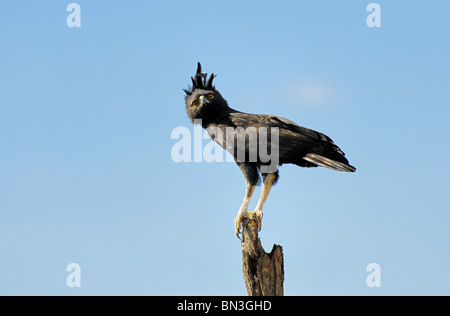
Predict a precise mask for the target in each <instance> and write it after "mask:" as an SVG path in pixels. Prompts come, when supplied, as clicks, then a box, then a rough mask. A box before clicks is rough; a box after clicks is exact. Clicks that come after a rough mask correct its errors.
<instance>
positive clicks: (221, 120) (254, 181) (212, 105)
mask: <svg viewBox="0 0 450 316" xmlns="http://www.w3.org/2000/svg"><path fill="white" fill-rule="evenodd" d="M214 77H215V75H214V74H211V76H209V78H208V76H207V74H204V73H202V67H201V65H200V63H198V67H197V73H196V74H195V76H194V77H191V79H192V87H190V88H189V89H187V90H186V89H185V90H184V91H185V93H186V97H185V102H186V111H187V114H188V116H189V118H190V119H191V120H192V122H193V123H198V124H201V125H202V127H203V128H206V129H207V131H208V133H209V135H210V136H211V138H212V139H213V140H214V141H216V142H217V143H218V144H219V145H220V146H222V147H223V148H224V149H225V150H227V151H228V152H229V153H230V154H231V155H233V157H234V158H235V161H236V163H237V165H238V166H239V168H240V169H241V171H242V173H243V174H244V177H245V180H246V190H245V196H244V200H243V201H242V204H241V207H240V208H239V211H238V214H237V217H236V219H235V230H236V235H238V237H239V234H240V228H241V225H242V219H243V218H244V217H246V216H247V217H250V216H251V217H252V218H256V221H257V224H258V228H261V219H262V209H263V206H264V203H265V202H266V200H267V197H268V195H269V191H270V189H271V187H272V185H274V184H275V183H276V182H277V180H278V166H281V165H282V164H288V163H290V164H295V165H297V166H300V167H317V166H321V167H325V168H329V169H332V170H337V171H344V172H354V171H356V168H355V167H353V166H351V165H350V164H349V162H348V160H347V158H345V154H344V152H343V151H342V150H341V149H340V148H339V147H338V146H337V145H336V144H335V143H334V142H333V141H332V140H331V138H329V137H328V136H326V135H325V134H322V133H319V132H316V131H314V130H311V129H308V128H305V127H302V126H299V125H297V124H296V123H294V122H292V121H291V120H288V119H286V118H284V117H280V116H275V115H267V114H262V115H261V114H248V113H243V112H240V111H237V110H234V109H232V108H231V107H229V106H228V103H227V101H226V100H225V99H224V98H223V97H222V95H221V94H220V93H219V91H218V90H217V89H216V88H215V87H214V86H213V84H212V82H213V79H214ZM263 147H265V148H263ZM269 153H270V154H269ZM268 157H269V158H270V159H268ZM274 162H275V166H274ZM261 177H262V180H263V181H262V190H261V195H260V197H259V200H258V203H257V205H256V209H255V210H254V211H252V212H247V208H248V204H249V202H250V199H251V197H252V195H253V192H254V190H255V187H256V185H258V184H259V182H260V178H261Z"/></svg>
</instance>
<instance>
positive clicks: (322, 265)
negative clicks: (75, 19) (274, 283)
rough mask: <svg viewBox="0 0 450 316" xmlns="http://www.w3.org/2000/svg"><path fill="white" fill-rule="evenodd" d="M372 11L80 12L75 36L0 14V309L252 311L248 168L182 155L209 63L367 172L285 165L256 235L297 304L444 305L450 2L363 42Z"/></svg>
mask: <svg viewBox="0 0 450 316" xmlns="http://www.w3.org/2000/svg"><path fill="white" fill-rule="evenodd" d="M370 2H371V1H362V0H352V1H347V0H346V1H343V0H342V1H331V0H330V1H281V2H280V1H278V2H274V1H270V2H269V1H221V2H219V1H86V0H79V1H78V2H77V3H78V4H79V5H80V7H81V27H80V28H69V27H68V26H67V24H66V18H67V16H68V15H69V12H66V6H67V5H68V4H69V3H70V1H61V0H57V1H56V0H55V1H2V2H1V3H0V42H1V49H0V63H1V64H0V65H1V66H0V256H1V257H0V294H1V295H9V294H41V295H53V294H59V295H80V294H82V295H94V294H100V295H109V294H117V295H130V294H137V295H246V290H245V285H244V281H243V277H242V272H241V268H242V262H241V247H240V242H239V240H238V239H237V238H236V236H235V234H234V218H235V216H236V213H237V210H238V208H239V206H240V203H241V201H242V198H243V195H244V189H245V182H244V178H243V176H242V174H241V172H240V170H239V168H237V167H236V166H235V165H234V164H233V163H225V162H223V163H217V162H216V163H207V162H202V163H193V162H192V163H187V162H182V163H175V162H174V161H173V160H172V158H171V148H172V146H173V145H174V144H175V143H176V140H173V139H171V133H172V130H173V129H174V128H176V127H180V126H185V127H187V128H189V129H190V130H191V131H193V128H192V126H191V124H190V121H189V119H188V118H187V115H186V113H185V108H184V93H183V91H182V89H183V88H187V86H188V84H189V83H190V76H192V75H193V74H194V73H195V70H196V63H197V61H201V62H202V64H203V69H204V71H205V72H208V73H211V72H214V73H216V74H218V77H217V78H216V79H215V84H216V87H217V88H218V89H219V90H220V91H221V93H222V95H223V96H224V97H225V98H226V99H227V100H228V102H229V104H230V105H231V106H232V107H233V108H236V109H239V110H241V111H244V112H250V113H270V114H276V115H280V116H284V117H287V118H289V119H291V120H293V121H295V122H297V123H298V124H300V125H302V126H306V127H309V128H312V129H315V130H318V131H321V132H323V133H325V134H327V135H328V136H330V137H331V138H332V139H333V140H334V141H335V142H336V143H337V144H338V145H339V146H340V147H341V148H342V149H343V151H344V152H345V153H346V155H347V157H348V158H349V160H350V162H351V164H352V165H354V166H356V167H357V168H358V170H357V172H356V173H354V174H347V173H345V174H344V173H338V172H334V171H330V170H327V169H324V168H314V169H303V168H299V167H296V166H291V165H286V166H283V167H282V168H281V170H280V175H281V177H280V181H279V183H278V184H277V186H276V187H274V189H273V190H272V192H271V195H270V196H269V199H268V202H267V203H266V205H265V208H264V219H263V228H262V232H261V235H260V236H261V239H262V243H263V246H264V247H265V248H266V250H267V251H270V249H271V247H272V245H273V243H277V244H281V245H282V246H283V247H284V254H285V279H286V280H285V294H286V295H313V294H323V295H334V294H338V295H350V294H356V295H400V294H404V295H410V294H446V295H450V246H449V241H450V203H449V200H450V198H449V186H450V182H449V176H450V168H449V163H450V148H449V137H450V128H449V119H450V109H449V106H450V103H449V99H450V75H449V74H450V58H449V56H450V20H449V18H448V16H449V12H450V3H449V2H448V1H438V0H433V1H413V2H411V1H378V3H379V4H380V6H381V27H380V28H369V27H368V26H367V24H366V18H367V16H368V15H369V12H367V11H366V7H367V5H368V4H369V3H370ZM208 142H209V140H208V139H205V140H204V144H207V143H208ZM258 195H259V189H257V191H256V193H255V196H254V199H253V200H252V203H251V204H250V208H253V207H254V206H255V205H256V198H257V196H258ZM69 263H77V264H79V266H80V267H81V288H69V287H68V286H67V284H66V277H67V276H68V275H69V272H67V271H66V267H67V265H68V264H69ZM370 263H377V264H379V266H380V268H381V287H379V288H370V287H368V286H367V284H366V278H367V276H368V275H369V272H367V271H366V267H367V266H368V265H369V264H370Z"/></svg>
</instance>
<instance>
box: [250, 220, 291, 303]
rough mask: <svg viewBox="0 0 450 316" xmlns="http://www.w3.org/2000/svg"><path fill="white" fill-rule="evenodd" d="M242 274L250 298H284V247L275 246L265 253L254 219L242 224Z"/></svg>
mask: <svg viewBox="0 0 450 316" xmlns="http://www.w3.org/2000/svg"><path fill="white" fill-rule="evenodd" d="M242 226H243V227H242V272H243V274H244V280H245V285H246V287H247V293H248V295H249V296H283V295H284V291H283V282H284V259H283V247H281V246H279V245H273V248H272V251H271V252H270V253H267V252H265V250H264V248H263V247H262V245H261V240H260V239H259V237H258V227H257V224H256V222H255V220H253V219H249V218H244V219H243V223H242Z"/></svg>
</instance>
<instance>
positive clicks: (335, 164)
mask: <svg viewBox="0 0 450 316" xmlns="http://www.w3.org/2000/svg"><path fill="white" fill-rule="evenodd" d="M303 159H304V160H306V161H308V162H311V163H313V164H316V165H318V166H321V167H325V168H329V169H332V170H337V171H344V172H355V171H356V168H355V167H353V166H351V165H348V164H345V163H342V162H339V161H336V160H333V159H330V158H327V157H324V156H321V155H318V154H312V153H310V154H307V155H306V156H305V157H303Z"/></svg>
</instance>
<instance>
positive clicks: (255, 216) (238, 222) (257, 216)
mask: <svg viewBox="0 0 450 316" xmlns="http://www.w3.org/2000/svg"><path fill="white" fill-rule="evenodd" d="M262 217H263V213H262V211H261V210H255V211H252V212H248V213H246V214H242V215H241V214H239V215H238V216H237V217H236V219H235V220H234V228H235V230H236V236H237V238H239V239H241V237H240V236H239V235H240V234H241V227H242V219H244V218H247V219H249V220H250V221H253V222H255V223H256V226H257V227H258V231H260V230H261V226H262Z"/></svg>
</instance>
